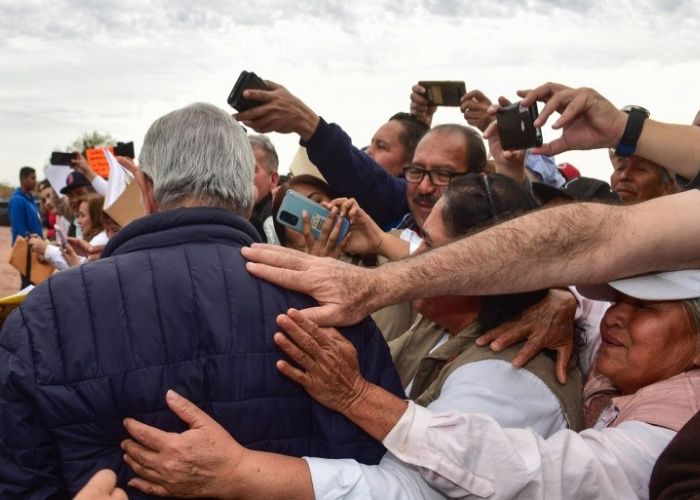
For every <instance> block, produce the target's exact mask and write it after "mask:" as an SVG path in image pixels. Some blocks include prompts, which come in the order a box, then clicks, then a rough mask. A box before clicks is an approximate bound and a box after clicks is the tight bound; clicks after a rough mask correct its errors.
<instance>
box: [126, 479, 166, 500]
mask: <svg viewBox="0 0 700 500" xmlns="http://www.w3.org/2000/svg"><path fill="white" fill-rule="evenodd" d="M129 486H131V487H132V488H136V489H137V490H139V491H143V492H144V493H146V494H148V495H153V496H157V497H167V496H169V495H170V493H169V492H168V490H166V489H165V488H164V487H163V486H161V485H159V484H156V483H151V482H149V481H146V480H145V479H141V478H138V477H135V478H134V479H132V480H131V481H129ZM124 498H125V499H126V498H127V497H126V493H125V494H124Z"/></svg>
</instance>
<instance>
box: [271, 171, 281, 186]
mask: <svg viewBox="0 0 700 500" xmlns="http://www.w3.org/2000/svg"><path fill="white" fill-rule="evenodd" d="M279 182H280V174H279V173H277V172H272V174H271V175H270V184H272V187H273V188H274V187H277V184H279Z"/></svg>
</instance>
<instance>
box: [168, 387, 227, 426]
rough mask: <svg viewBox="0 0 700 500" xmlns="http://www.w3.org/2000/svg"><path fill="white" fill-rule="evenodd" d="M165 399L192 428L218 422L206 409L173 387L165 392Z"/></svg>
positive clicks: (176, 413) (175, 412) (174, 411)
mask: <svg viewBox="0 0 700 500" xmlns="http://www.w3.org/2000/svg"><path fill="white" fill-rule="evenodd" d="M165 401H166V403H168V407H169V408H170V409H171V410H172V412H173V413H174V414H175V415H177V416H178V417H179V418H180V420H182V421H183V422H185V423H186V424H187V425H189V426H190V428H191V429H196V428H198V427H204V426H205V425H209V424H212V423H213V424H216V422H215V421H214V420H213V419H212V418H211V417H210V416H209V415H207V413H206V412H205V411H204V410H202V409H201V408H200V407H198V406H197V405H196V404H194V403H193V402H192V401H190V400H189V399H187V398H185V397H183V396H181V395H180V394H178V393H177V392H175V391H174V390H172V389H170V390H169V391H168V392H166V393H165ZM217 425H218V424H217Z"/></svg>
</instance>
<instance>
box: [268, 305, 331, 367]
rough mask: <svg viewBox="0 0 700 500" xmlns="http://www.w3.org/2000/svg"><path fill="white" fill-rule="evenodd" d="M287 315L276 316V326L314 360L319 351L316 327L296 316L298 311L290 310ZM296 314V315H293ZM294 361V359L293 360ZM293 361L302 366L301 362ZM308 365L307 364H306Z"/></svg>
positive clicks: (304, 318)
mask: <svg viewBox="0 0 700 500" xmlns="http://www.w3.org/2000/svg"><path fill="white" fill-rule="evenodd" d="M288 313H289V314H291V315H292V316H293V318H292V316H289V315H285V314H280V315H279V316H277V325H279V327H280V328H282V329H283V330H284V331H285V332H286V333H287V336H288V337H289V338H290V339H291V340H292V341H293V342H294V343H295V344H296V345H297V346H298V347H299V349H301V350H302V351H303V352H304V353H305V354H306V355H307V356H309V357H311V358H315V357H316V356H317V355H318V352H319V350H320V346H319V342H318V341H317V340H316V339H317V338H318V337H319V333H318V331H317V330H318V329H319V328H318V326H316V323H314V322H313V321H310V320H309V319H308V318H306V317H304V315H302V314H298V311H295V310H293V309H290V310H289V311H288ZM295 313H296V314H295ZM293 359H294V358H293ZM294 361H296V362H298V363H299V364H302V363H301V361H298V360H297V359H294ZM306 365H308V363H306Z"/></svg>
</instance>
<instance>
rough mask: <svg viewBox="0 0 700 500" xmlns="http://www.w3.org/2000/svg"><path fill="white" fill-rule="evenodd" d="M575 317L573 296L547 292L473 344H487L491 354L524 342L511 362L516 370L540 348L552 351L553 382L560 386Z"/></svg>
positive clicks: (568, 358) (570, 353) (570, 346)
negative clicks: (533, 303) (553, 352)
mask: <svg viewBox="0 0 700 500" xmlns="http://www.w3.org/2000/svg"><path fill="white" fill-rule="evenodd" d="M575 315H576V299H575V298H574V296H573V294H572V293H571V292H569V291H568V290H559V289H551V290H550V291H549V293H548V294H547V295H546V296H545V297H544V298H543V299H542V300H540V301H539V302H538V303H537V304H535V305H533V306H531V307H530V308H528V309H527V310H526V311H525V312H524V313H523V315H522V316H521V317H520V318H519V319H517V320H515V321H508V322H505V323H503V324H501V325H499V326H497V327H496V328H494V329H492V330H489V331H488V332H487V333H485V334H484V335H482V336H481V337H479V338H478V339H477V340H476V343H477V345H481V346H483V345H486V344H490V347H491V349H493V350H494V351H501V350H503V349H505V348H507V347H510V346H512V345H513V344H516V343H518V342H520V341H522V340H525V339H527V342H525V345H523V347H522V348H521V349H520V351H518V354H516V355H515V357H514V358H513V361H512V363H513V365H515V366H518V367H520V366H524V365H525V364H527V362H528V361H530V360H531V359H532V358H534V357H535V356H536V355H537V354H538V353H539V352H540V351H542V350H543V349H552V350H555V351H557V362H556V370H557V379H558V380H559V382H561V383H562V384H564V383H566V373H567V371H568V367H569V362H570V361H571V355H572V353H573V350H574V316H575Z"/></svg>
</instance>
